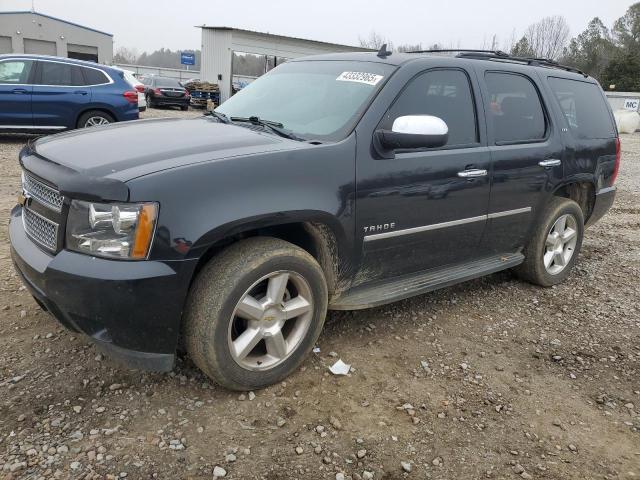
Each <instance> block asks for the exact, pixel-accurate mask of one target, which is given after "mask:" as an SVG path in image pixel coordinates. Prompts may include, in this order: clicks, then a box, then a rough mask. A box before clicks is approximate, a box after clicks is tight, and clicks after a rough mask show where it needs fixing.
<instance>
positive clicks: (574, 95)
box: [549, 77, 615, 138]
mask: <svg viewBox="0 0 640 480" xmlns="http://www.w3.org/2000/svg"><path fill="white" fill-rule="evenodd" d="M549 85H550V87H551V90H552V91H553V93H554V95H555V97H556V99H557V100H558V103H559V104H560V108H561V109H562V113H563V114H564V116H565V118H566V120H567V123H568V124H569V129H570V130H571V131H572V132H573V134H574V135H575V136H576V137H578V138H611V137H614V136H615V127H614V125H613V121H612V120H611V114H610V113H609V108H608V107H607V105H606V103H605V99H604V97H603V95H602V91H601V89H600V87H599V86H598V85H597V84H595V83H590V82H582V81H580V80H571V79H568V78H559V77H549Z"/></svg>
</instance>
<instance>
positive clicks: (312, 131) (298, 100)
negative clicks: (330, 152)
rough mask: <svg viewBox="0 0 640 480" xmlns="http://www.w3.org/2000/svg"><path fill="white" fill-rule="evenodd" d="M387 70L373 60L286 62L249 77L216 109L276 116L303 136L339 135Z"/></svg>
mask: <svg viewBox="0 0 640 480" xmlns="http://www.w3.org/2000/svg"><path fill="white" fill-rule="evenodd" d="M393 70H394V67H392V66H390V65H385V64H381V63H373V62H344V61H302V62H288V63H285V64H283V65H280V66H279V67H277V68H275V69H273V70H271V71H270V72H269V73H268V74H266V75H263V76H262V77H260V78H259V79H257V80H256V81H255V82H252V83H251V84H250V85H248V86H247V87H245V88H244V89H242V90H241V91H240V92H238V93H237V94H236V95H234V96H233V97H231V98H230V99H229V100H227V101H226V102H224V103H223V104H222V105H220V107H218V108H217V109H216V112H219V113H223V114H225V115H226V116H227V117H229V118H232V117H244V118H248V117H259V118H260V119H261V120H268V121H273V122H279V123H281V124H282V125H283V128H285V129H287V130H290V131H292V132H293V133H295V134H296V135H298V136H300V137H302V138H305V139H317V140H329V141H337V140H342V139H343V138H345V136H346V135H348V134H349V132H350V131H351V129H352V128H353V126H354V125H355V123H356V122H357V121H358V119H359V118H360V116H361V115H362V113H363V112H364V109H365V108H366V107H367V105H368V103H369V101H370V99H371V98H373V96H374V95H375V94H376V93H377V91H378V90H379V89H380V87H381V86H382V84H383V83H384V81H385V80H386V79H387V78H388V77H389V75H390V74H391V72H393Z"/></svg>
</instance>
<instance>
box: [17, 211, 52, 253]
mask: <svg viewBox="0 0 640 480" xmlns="http://www.w3.org/2000/svg"><path fill="white" fill-rule="evenodd" d="M22 222H23V223H24V230H25V232H27V235H29V237H31V239H33V241H34V242H36V243H38V244H40V245H42V246H43V247H44V248H46V249H48V250H51V251H53V252H55V251H56V248H57V246H58V224H57V223H55V222H52V221H51V220H49V219H47V218H44V217H43V216H42V215H38V214H37V213H35V212H33V211H31V210H29V209H28V208H26V207H24V208H23V209H22Z"/></svg>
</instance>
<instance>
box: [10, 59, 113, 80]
mask: <svg viewBox="0 0 640 480" xmlns="http://www.w3.org/2000/svg"><path fill="white" fill-rule="evenodd" d="M16 60H18V61H26V60H29V61H31V62H34V63H35V62H49V63H61V64H62V65H70V66H73V67H80V68H88V69H90V70H97V71H98V72H100V73H102V74H103V75H104V76H105V77H107V80H108V81H107V82H103V83H92V84H91V85H46V84H42V85H41V84H35V83H0V85H19V86H29V87H60V88H82V87H100V86H102V85H111V84H113V83H115V80H114V79H113V78H111V75H109V74H108V73H107V72H105V71H104V70H102V69H100V68H97V67H92V66H90V65H81V64H78V63H73V62H65V61H63V60H62V61H61V60H52V59H49V58H29V57H19V56H18V57H7V58H3V59H0V62H10V61H16Z"/></svg>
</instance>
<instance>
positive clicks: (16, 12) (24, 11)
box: [0, 10, 113, 37]
mask: <svg viewBox="0 0 640 480" xmlns="http://www.w3.org/2000/svg"><path fill="white" fill-rule="evenodd" d="M24 14H31V15H39V16H41V17H45V18H48V19H50V20H55V21H57V22H62V23H66V24H67V25H73V26H74V27H80V28H84V29H85V30H90V31H92V32H96V33H101V34H102V35H108V36H110V37H113V33H107V32H103V31H101V30H96V29H95V28H90V27H85V26H84V25H80V24H79V23H73V22H70V21H68V20H63V19H62V18H58V17H52V16H51V15H47V14H46V13H40V12H32V11H30V10H21V11H13V12H0V15H24Z"/></svg>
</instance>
